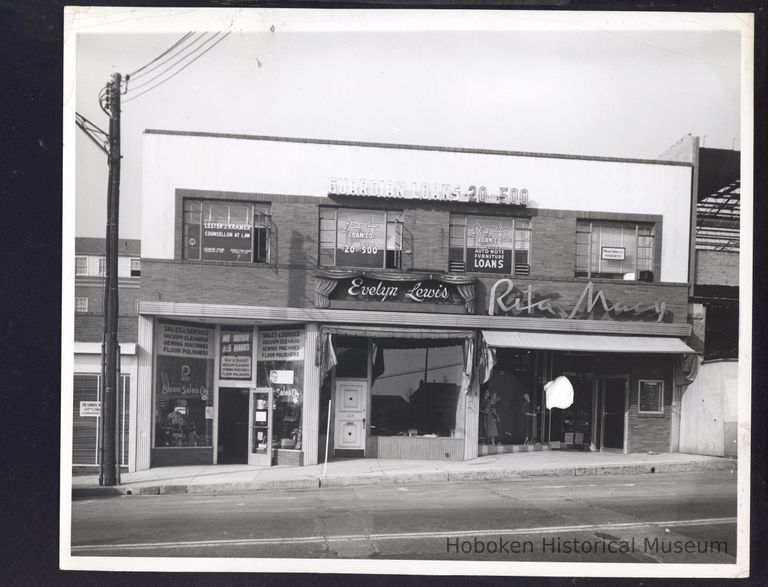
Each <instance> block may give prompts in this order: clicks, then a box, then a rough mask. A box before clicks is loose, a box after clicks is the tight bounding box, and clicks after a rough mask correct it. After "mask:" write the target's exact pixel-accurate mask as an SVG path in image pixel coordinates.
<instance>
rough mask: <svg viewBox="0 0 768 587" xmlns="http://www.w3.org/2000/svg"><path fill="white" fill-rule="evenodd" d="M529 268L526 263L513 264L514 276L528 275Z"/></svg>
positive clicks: (529, 272)
mask: <svg viewBox="0 0 768 587" xmlns="http://www.w3.org/2000/svg"><path fill="white" fill-rule="evenodd" d="M530 274H531V266H530V265H529V264H528V263H515V275H530Z"/></svg>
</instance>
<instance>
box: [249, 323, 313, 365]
mask: <svg viewBox="0 0 768 587" xmlns="http://www.w3.org/2000/svg"><path fill="white" fill-rule="evenodd" d="M257 360H259V361H303V360H304V329H303V328H285V329H280V330H259V346H258V358H257Z"/></svg>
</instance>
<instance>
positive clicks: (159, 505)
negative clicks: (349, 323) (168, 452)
mask: <svg viewBox="0 0 768 587" xmlns="http://www.w3.org/2000/svg"><path fill="white" fill-rule="evenodd" d="M735 516H736V478H735V474H733V473H730V472H728V471H704V472H685V473H658V474H644V475H605V476H593V477H548V478H536V479H529V480H508V481H476V482H471V483H458V482H451V483H438V484H409V485H365V486H355V487H338V488H324V489H312V490H282V491H278V490H270V491H254V492H250V493H244V494H227V495H150V496H123V497H113V498H101V499H90V500H82V501H74V502H73V503H72V545H73V551H72V554H73V555H75V556H77V555H98V556H134V557H136V556H138V557H155V556H163V557H271V558H278V557H291V558H302V557H311V558H379V559H446V560H449V559H450V560H465V561H472V560H503V561H509V560H516V561H524V560H527V561H564V562H571V561H573V562H576V561H579V562H666V563H681V562H688V563H733V562H735V554H736V521H735ZM701 551H703V552H701Z"/></svg>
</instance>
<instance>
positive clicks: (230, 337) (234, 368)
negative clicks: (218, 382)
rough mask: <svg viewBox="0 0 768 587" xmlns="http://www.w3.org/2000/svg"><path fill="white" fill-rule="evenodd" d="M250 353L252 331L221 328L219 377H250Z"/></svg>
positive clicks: (251, 350) (247, 378)
mask: <svg viewBox="0 0 768 587" xmlns="http://www.w3.org/2000/svg"><path fill="white" fill-rule="evenodd" d="M252 354H253V333H252V332H243V331H232V330H222V331H221V356H220V363H219V365H220V367H219V377H220V378H221V379H245V380H249V379H251V375H252V372H251V357H252Z"/></svg>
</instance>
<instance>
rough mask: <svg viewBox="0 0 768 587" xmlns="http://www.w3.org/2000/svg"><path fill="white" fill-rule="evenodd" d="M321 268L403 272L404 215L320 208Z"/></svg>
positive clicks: (391, 212) (388, 211) (388, 212)
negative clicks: (322, 266)
mask: <svg viewBox="0 0 768 587" xmlns="http://www.w3.org/2000/svg"><path fill="white" fill-rule="evenodd" d="M319 240H320V265H324V266H331V267H369V268H378V269H399V268H400V266H401V260H402V259H401V258H402V249H403V246H402V245H403V213H402V212H399V211H393V210H363V209H358V208H330V207H321V208H320V239H319Z"/></svg>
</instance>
